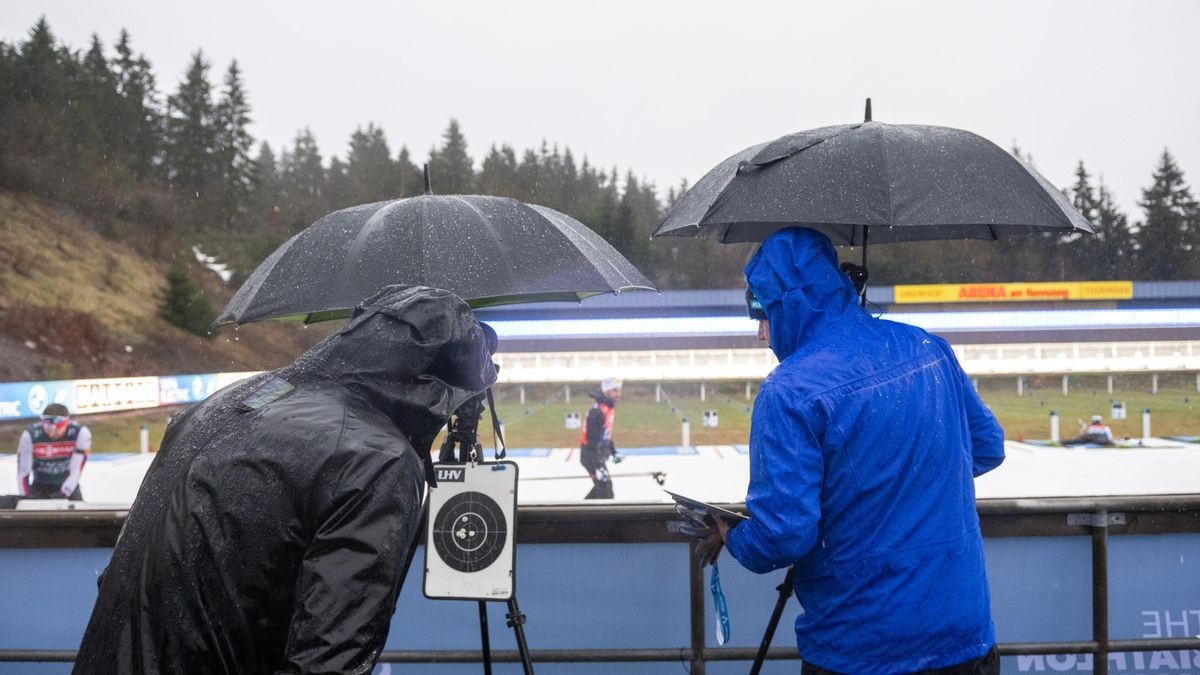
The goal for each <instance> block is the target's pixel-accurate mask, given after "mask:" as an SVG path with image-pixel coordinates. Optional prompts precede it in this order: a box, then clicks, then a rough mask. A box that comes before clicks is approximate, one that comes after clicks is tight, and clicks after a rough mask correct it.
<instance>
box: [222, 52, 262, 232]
mask: <svg viewBox="0 0 1200 675" xmlns="http://www.w3.org/2000/svg"><path fill="white" fill-rule="evenodd" d="M251 121H252V120H251V118H250V103H249V102H248V101H247V100H246V92H245V89H244V87H243V85H242V73H241V70H240V69H239V68H238V64H237V61H236V60H234V61H231V62H230V64H229V69H228V70H227V71H225V86H224V89H223V90H222V92H221V100H220V101H219V102H218V103H217V105H216V108H215V109H214V111H213V127H214V129H213V130H214V134H213V136H214V143H213V145H214V147H213V160H214V169H215V171H216V177H215V181H216V185H217V188H216V190H217V208H219V209H220V211H221V217H222V220H223V221H224V223H225V226H226V227H230V226H232V225H233V224H234V221H235V220H236V219H237V218H238V217H240V216H241V214H242V213H243V212H244V211H245V210H246V206H247V204H248V203H249V200H250V193H251V191H252V190H253V189H254V161H253V160H252V159H251V158H250V149H251V148H252V147H253V145H254V138H253V137H251V136H250V128H249V127H250V123H251Z"/></svg>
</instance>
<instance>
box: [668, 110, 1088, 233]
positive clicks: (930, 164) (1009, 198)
mask: <svg viewBox="0 0 1200 675" xmlns="http://www.w3.org/2000/svg"><path fill="white" fill-rule="evenodd" d="M793 226H803V227H810V228H813V229H816V230H820V231H822V232H824V233H825V234H827V235H829V237H830V238H831V239H833V241H834V242H835V243H840V244H849V245H865V244H866V243H867V241H868V240H869V241H870V242H871V243H885V242H901V241H922V240H931V239H998V238H999V237H1001V236H1005V235H1008V234H1018V233H1026V232H1031V231H1038V230H1058V231H1062V232H1072V231H1080V232H1086V233H1091V232H1092V228H1091V226H1090V225H1089V224H1088V222H1087V221H1086V220H1085V219H1084V218H1083V216H1082V215H1080V214H1079V212H1078V211H1076V210H1075V208H1074V207H1073V206H1072V205H1071V203H1070V202H1069V201H1067V199H1066V197H1064V196H1063V194H1062V193H1061V192H1059V191H1058V189H1056V188H1055V187H1054V186H1053V185H1051V184H1050V182H1049V181H1047V180H1046V179H1045V178H1043V177H1042V176H1041V175H1040V174H1038V172H1037V171H1035V170H1034V169H1033V168H1032V167H1030V166H1029V165H1028V164H1026V163H1024V162H1022V161H1020V160H1018V159H1016V158H1015V157H1013V156H1012V155H1011V154H1009V153H1008V152H1005V151H1004V150H1002V149H1000V148H999V147H998V146H996V145H995V144H994V143H992V142H991V141H988V140H987V139H985V138H982V137H980V136H977V135H975V134H973V133H971V132H968V131H962V130H960V129H951V128H947V127H934V126H923V125H911V124H883V123H880V122H875V121H872V120H871V102H870V99H868V100H867V113H866V120H865V121H864V122H862V123H859V124H846V125H840V126H832V127H823V128H820V129H812V130H809V131H801V132H799V133H795V134H790V135H788V136H784V137H782V138H779V139H776V140H774V141H771V142H769V143H763V144H761V145H756V146H753V147H750V148H746V149H745V150H742V151H741V152H739V153H737V154H735V155H733V156H732V157H730V158H728V159H726V160H725V161H724V162H721V163H720V164H719V165H717V167H716V168H714V169H713V170H711V171H709V172H708V174H706V175H705V176H704V177H703V178H701V179H700V180H699V181H698V182H697V183H696V185H695V186H693V187H692V188H691V189H690V190H688V191H687V192H686V193H685V194H684V195H683V197H681V198H680V200H679V201H678V202H677V203H676V204H675V205H674V207H673V208H672V209H671V210H670V211H669V212H668V213H667V215H666V218H665V219H664V220H663V222H662V223H661V224H660V225H659V226H658V229H657V230H655V232H654V235H653V236H655V237H662V236H682V237H703V238H707V239H716V240H717V241H720V242H722V243H729V242H747V241H762V240H763V239H765V238H766V237H767V236H769V235H770V234H771V233H772V232H774V231H776V230H778V229H781V228H784V227H793Z"/></svg>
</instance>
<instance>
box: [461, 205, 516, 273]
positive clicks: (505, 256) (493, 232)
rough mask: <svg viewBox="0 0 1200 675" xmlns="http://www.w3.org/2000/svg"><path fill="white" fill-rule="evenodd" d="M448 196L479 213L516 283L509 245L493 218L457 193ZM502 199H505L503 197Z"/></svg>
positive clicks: (476, 213) (507, 271)
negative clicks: (510, 261) (493, 225)
mask: <svg viewBox="0 0 1200 675" xmlns="http://www.w3.org/2000/svg"><path fill="white" fill-rule="evenodd" d="M448 198H449V199H453V200H454V201H456V202H458V203H460V204H462V205H463V206H466V207H467V208H468V209H470V210H471V211H473V212H475V215H477V216H478V217H479V220H480V221H481V222H482V223H483V226H484V228H486V229H487V232H488V234H489V235H491V239H492V242H493V243H494V244H495V245H496V248H498V249H500V253H501V256H502V257H501V259H502V260H503V261H504V271H505V274H506V275H507V276H508V278H509V283H510V285H515V284H514V283H513V282H515V281H516V280H515V278H514V275H513V269H512V265H510V264H508V261H509V260H511V259H512V257H511V256H510V255H509V251H508V247H507V246H505V245H504V239H503V238H502V237H501V236H500V235H499V234H497V232H496V228H494V227H492V221H491V219H490V218H488V217H487V215H486V214H484V212H483V211H481V210H480V209H479V207H477V206H475V205H474V204H472V203H471V202H469V201H467V200H466V199H463V198H462V197H459V196H456V195H450V196H449V197H448ZM501 199H503V198H501ZM513 201H516V200H513ZM516 203H517V204H519V205H521V206H525V205H524V204H521V202H516Z"/></svg>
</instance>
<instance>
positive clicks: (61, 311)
mask: <svg viewBox="0 0 1200 675" xmlns="http://www.w3.org/2000/svg"><path fill="white" fill-rule="evenodd" d="M101 232H104V233H106V234H107V236H105V235H102V234H101ZM149 234H151V233H147V232H145V231H144V228H139V227H136V226H132V225H130V224H128V223H123V222H120V221H116V222H106V223H97V222H95V221H93V220H91V219H89V218H87V217H84V216H81V215H80V214H78V213H77V212H75V211H73V210H71V209H69V208H66V207H63V206H60V205H58V204H55V203H52V202H48V201H46V200H44V199H41V198H38V197H34V196H31V195H29V194H25V193H15V192H11V191H7V190H0V381H9V382H11V381H23V380H42V379H73V378H90V377H122V376H133V375H168V374H183V373H198V372H221V371H242V370H260V369H265V368H273V367H276V366H280V365H283V364H286V363H289V362H290V361H291V360H292V359H293V358H294V357H295V356H296V355H297V354H299V353H300V352H301V351H303V350H304V349H306V348H307V347H308V346H309V345H311V344H312V343H314V342H315V341H316V340H318V339H320V338H321V337H323V336H324V335H325V334H327V332H328V330H329V329H330V328H331V327H332V326H315V327H312V328H304V327H302V326H299V325H294V324H262V325H251V326H244V327H242V328H241V329H240V330H238V331H234V330H232V329H231V328H223V329H221V330H220V331H218V332H217V333H216V334H215V335H213V336H211V337H208V338H204V337H199V336H196V335H193V334H190V333H188V332H186V331H183V330H181V329H179V328H176V327H175V326H173V325H171V324H170V323H168V322H167V321H165V320H164V319H162V318H160V317H159V315H158V306H159V302H160V298H161V297H162V292H163V288H164V287H165V285H166V281H165V274H166V271H167V267H168V264H167V263H164V262H161V261H155V260H152V259H149V258H147V257H144V256H143V255H140V254H139V249H144V248H145V247H144V246H140V245H139V244H141V243H143V242H145V241H146V240H147V239H149V238H150V237H149V236H148V235H149ZM181 255H182V254H181ZM187 269H188V273H189V276H190V278H191V281H192V282H193V283H194V284H195V285H197V286H198V287H200V288H201V289H202V290H203V291H204V293H205V295H206V296H207V297H208V299H209V301H210V302H211V303H212V305H213V308H214V309H218V310H219V309H220V308H221V307H223V306H224V304H225V302H226V301H227V300H228V299H229V297H230V296H231V295H232V294H233V291H234V290H235V289H234V288H231V287H228V286H227V285H225V284H224V283H223V282H222V281H221V279H220V278H219V277H218V276H217V275H216V274H215V273H214V272H212V271H210V270H208V269H206V268H204V267H203V266H201V265H199V264H197V263H195V261H193V260H189V261H188V268H187Z"/></svg>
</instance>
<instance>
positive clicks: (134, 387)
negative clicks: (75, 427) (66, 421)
mask: <svg viewBox="0 0 1200 675" xmlns="http://www.w3.org/2000/svg"><path fill="white" fill-rule="evenodd" d="M71 391H72V394H73V398H72V404H71V405H70V409H71V414H73V415H77V414H86V413H95V412H112V411H116V410H137V409H138V408H157V407H158V378H157V377H113V378H106V379H102V380H75V381H74V382H72V383H71Z"/></svg>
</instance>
